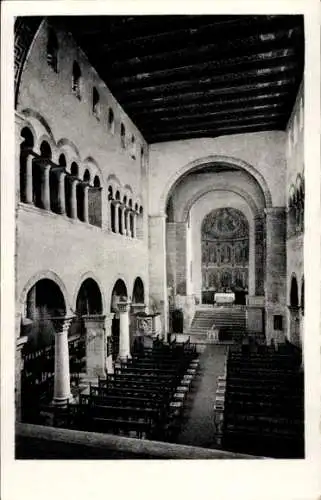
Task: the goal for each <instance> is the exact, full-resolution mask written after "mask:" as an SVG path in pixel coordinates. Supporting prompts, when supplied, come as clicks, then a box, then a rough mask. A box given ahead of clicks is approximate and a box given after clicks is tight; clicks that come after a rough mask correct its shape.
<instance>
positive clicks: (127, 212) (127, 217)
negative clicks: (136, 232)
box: [126, 210, 132, 236]
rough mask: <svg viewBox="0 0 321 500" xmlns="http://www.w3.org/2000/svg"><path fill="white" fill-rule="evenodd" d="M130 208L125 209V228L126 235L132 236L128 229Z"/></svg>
mask: <svg viewBox="0 0 321 500" xmlns="http://www.w3.org/2000/svg"><path fill="white" fill-rule="evenodd" d="M130 213H131V211H130V210H126V228H127V236H132V233H131V230H130Z"/></svg>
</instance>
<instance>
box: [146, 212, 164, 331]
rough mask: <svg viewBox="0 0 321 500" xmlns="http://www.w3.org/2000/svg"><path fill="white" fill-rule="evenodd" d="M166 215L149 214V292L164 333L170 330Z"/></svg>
mask: <svg viewBox="0 0 321 500" xmlns="http://www.w3.org/2000/svg"><path fill="white" fill-rule="evenodd" d="M165 221H166V215H165V214H159V215H154V216H149V293H150V296H151V297H153V298H154V300H155V302H156V306H157V309H158V310H159V312H160V313H161V316H162V321H163V325H162V327H163V335H164V337H165V338H166V337H167V331H168V297H167V273H166V232H165V226H166V223H165Z"/></svg>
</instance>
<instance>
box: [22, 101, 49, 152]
mask: <svg viewBox="0 0 321 500" xmlns="http://www.w3.org/2000/svg"><path fill="white" fill-rule="evenodd" d="M21 114H22V116H23V117H26V119H27V120H28V123H29V124H30V125H31V126H32V127H33V129H34V131H35V136H34V138H35V152H36V153H39V152H40V144H41V143H42V141H43V140H45V141H47V142H48V143H49V144H50V147H51V149H52V153H53V160H56V141H55V138H54V136H53V133H52V131H51V127H50V126H49V124H48V122H47V120H46V119H45V118H44V117H43V116H41V115H40V113H38V112H37V111H34V110H32V109H30V108H26V109H24V110H22V112H21Z"/></svg>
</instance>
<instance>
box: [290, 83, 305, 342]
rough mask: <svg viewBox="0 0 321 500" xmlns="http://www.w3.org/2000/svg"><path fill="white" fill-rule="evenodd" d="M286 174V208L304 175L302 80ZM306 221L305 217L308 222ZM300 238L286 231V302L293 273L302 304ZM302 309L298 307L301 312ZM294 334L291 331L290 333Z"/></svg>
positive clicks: (294, 112)
mask: <svg viewBox="0 0 321 500" xmlns="http://www.w3.org/2000/svg"><path fill="white" fill-rule="evenodd" d="M286 134H287V147H286V159H287V177H286V179H287V180H286V195H287V209H288V210H289V200H290V193H291V189H292V190H293V189H296V187H297V181H298V177H299V176H301V178H302V179H304V89H303V84H302V85H301V88H300V90H299V93H298V95H297V99H296V102H295V105H294V108H293V112H292V115H291V117H290V120H289V122H288V126H287V130H286ZM308 223H309V221H306V224H308ZM303 241H304V234H303V233H302V232H301V233H292V234H290V235H289V234H288V236H287V242H286V253H287V271H286V281H287V304H288V305H289V304H290V290H291V279H292V276H295V277H296V279H297V283H298V292H299V304H302V302H303V300H302V296H301V295H302V294H301V291H302V282H303V279H304V262H303ZM301 313H302V311H300V315H301ZM287 320H288V323H287V336H288V338H289V339H290V340H291V323H290V312H289V311H288V314H287ZM299 334H300V339H301V342H302V338H303V337H302V336H303V321H302V318H301V321H300V329H299ZM292 336H293V335H292ZM292 340H293V339H292Z"/></svg>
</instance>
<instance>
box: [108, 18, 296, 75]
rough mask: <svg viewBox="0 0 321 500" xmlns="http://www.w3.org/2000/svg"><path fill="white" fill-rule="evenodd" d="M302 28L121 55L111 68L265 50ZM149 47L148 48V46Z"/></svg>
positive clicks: (125, 67) (114, 69)
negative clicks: (249, 49) (128, 56)
mask: <svg viewBox="0 0 321 500" xmlns="http://www.w3.org/2000/svg"><path fill="white" fill-rule="evenodd" d="M300 33H301V30H300V28H299V27H296V28H293V29H286V30H285V29H281V30H280V31H277V32H266V33H259V32H257V33H256V34H255V35H250V36H244V37H242V38H236V39H233V38H232V34H231V37H229V38H228V39H227V38H226V37H225V38H221V40H220V41H218V42H216V43H210V42H209V43H207V44H204V43H202V44H199V45H198V46H191V47H186V46H185V47H184V48H180V49H177V48H176V47H174V49H173V48H172V49H171V50H168V51H164V48H163V51H162V52H159V53H154V54H146V51H145V54H144V55H142V56H140V57H137V56H136V57H132V58H129V59H126V58H125V59H121V56H120V55H119V56H118V57H117V59H116V60H115V61H114V62H112V61H110V69H111V72H112V73H116V72H120V73H123V72H124V70H125V71H126V70H128V68H130V67H136V68H137V67H138V68H139V67H143V66H144V65H146V64H148V63H152V64H154V65H160V66H164V65H165V67H170V64H174V65H175V63H176V64H177V59H178V58H184V57H185V58H186V60H193V59H194V60H196V61H199V60H200V58H201V57H202V56H204V55H210V56H211V57H213V58H214V57H217V56H219V57H220V56H221V55H222V54H223V53H224V54H225V53H228V52H229V51H234V53H235V51H240V52H241V51H242V49H243V50H246V49H248V48H249V47H261V50H262V49H263V50H264V46H265V45H270V43H271V41H272V42H274V43H276V42H278V41H280V40H284V39H291V38H294V36H298V35H300ZM101 49H102V51H104V47H103V46H102V47H101ZM147 49H148V48H147Z"/></svg>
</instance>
